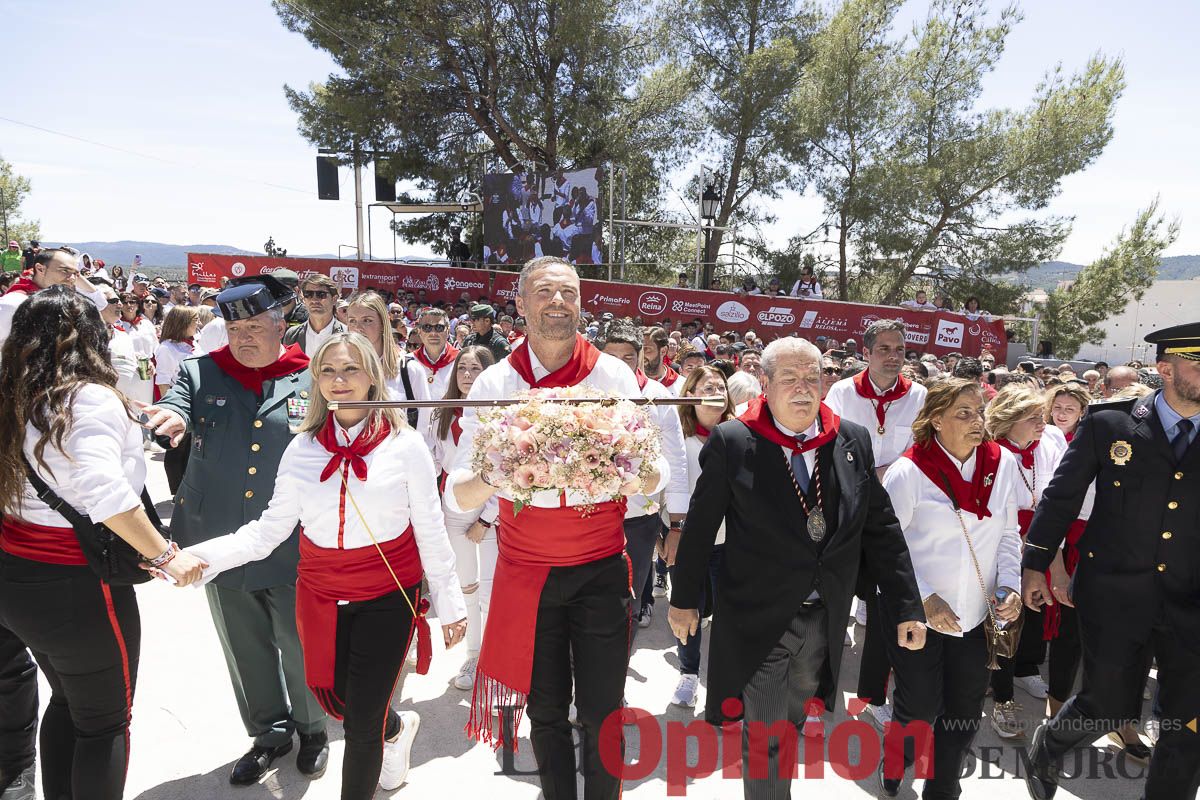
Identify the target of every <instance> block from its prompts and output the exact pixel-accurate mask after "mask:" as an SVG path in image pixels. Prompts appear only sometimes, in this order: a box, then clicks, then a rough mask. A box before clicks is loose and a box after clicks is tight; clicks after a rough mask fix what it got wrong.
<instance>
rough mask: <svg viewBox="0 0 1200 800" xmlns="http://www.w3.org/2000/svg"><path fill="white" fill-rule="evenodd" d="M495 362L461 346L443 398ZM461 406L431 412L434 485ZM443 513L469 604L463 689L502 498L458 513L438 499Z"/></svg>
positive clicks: (447, 461)
mask: <svg viewBox="0 0 1200 800" xmlns="http://www.w3.org/2000/svg"><path fill="white" fill-rule="evenodd" d="M495 363H496V359H495V358H494V357H493V356H492V351H491V350H488V349H487V348H486V347H481V346H479V345H472V346H471V347H467V348H464V349H463V350H461V351H460V352H459V354H458V355H457V356H456V357H455V359H454V364H453V366H452V367H451V368H450V370H449V371H450V374H451V381H450V385H449V386H448V387H447V388H446V395H445V399H446V400H457V399H459V398H460V397H466V396H467V393H468V392H470V391H471V387H472V386H473V385H474V384H475V379H476V378H478V377H479V375H480V373H481V372H483V371H484V370H485V369H487V368H488V367H490V366H491V365H492V364H495ZM462 412H463V410H462V407H461V406H460V407H457V408H441V409H438V410H437V412H435V413H434V415H433V419H432V425H433V438H434V445H433V461H434V465H435V466H436V467H437V469H438V488H439V490H440V489H442V488H444V486H445V481H446V473H447V472H449V470H450V469H451V467H452V465H453V464H454V459H455V457H456V456H457V455H458V440H459V437H461V436H462V424H461V421H462ZM442 513H443V514H444V516H445V518H446V533H447V534H448V535H449V536H450V546H451V547H452V548H454V564H455V568H456V569H457V570H458V580H459V583H460V585H461V586H462V592H463V598H464V599H465V601H466V604H467V660H466V661H464V662H463V665H462V667H461V668H460V669H459V670H458V674H457V675H455V676H454V687H455V688H456V689H462V690H463V691H467V690H469V689H471V688H472V687H473V686H474V685H475V667H476V664H477V663H478V661H479V648H480V647H481V646H482V644H483V627H484V624H485V623H486V619H487V618H486V615H487V601H488V599H489V598H490V596H491V588H492V575H493V574H494V573H495V571H496V555H497V549H496V517H497V516H498V515H499V513H500V503H499V501H498V500H497V499H496V498H495V497H492V498H491V499H489V500H488V501H487V502H486V503H484V504H483V507H482V508H477V509H475V510H473V511H467V512H465V513H460V512H458V511H454V510H452V509H450V508H449V507H448V506H447V505H446V503H445V501H443V502H442Z"/></svg>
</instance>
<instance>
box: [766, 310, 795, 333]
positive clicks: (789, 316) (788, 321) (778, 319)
mask: <svg viewBox="0 0 1200 800" xmlns="http://www.w3.org/2000/svg"><path fill="white" fill-rule="evenodd" d="M758 321H759V322H761V323H762V324H763V325H766V326H767V327H768V328H782V327H784V326H785V325H793V324H795V322H796V315H795V314H793V313H792V311H791V309H789V308H787V307H785V306H771V307H770V308H768V309H767V310H766V311H760V312H758Z"/></svg>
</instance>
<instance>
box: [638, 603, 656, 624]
mask: <svg viewBox="0 0 1200 800" xmlns="http://www.w3.org/2000/svg"><path fill="white" fill-rule="evenodd" d="M653 619H654V606H652V605H650V604H649V603H647V604H646V605H644V606H642V610H641V611H639V612H638V618H637V625H638V627H639V628H649V627H650V623H651V622H652V621H653Z"/></svg>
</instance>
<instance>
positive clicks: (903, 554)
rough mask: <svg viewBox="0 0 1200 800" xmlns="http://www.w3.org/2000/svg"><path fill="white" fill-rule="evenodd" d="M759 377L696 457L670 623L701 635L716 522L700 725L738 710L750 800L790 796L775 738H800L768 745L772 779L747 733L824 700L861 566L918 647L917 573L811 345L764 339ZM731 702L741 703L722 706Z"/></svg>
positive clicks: (909, 642)
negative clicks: (758, 393)
mask: <svg viewBox="0 0 1200 800" xmlns="http://www.w3.org/2000/svg"><path fill="white" fill-rule="evenodd" d="M762 369H763V372H764V374H765V376H766V377H765V388H764V394H763V396H762V397H759V398H757V399H755V400H753V401H752V402H751V404H750V407H749V409H747V411H746V413H745V414H743V415H742V416H741V417H739V418H738V419H736V420H730V421H729V422H725V423H722V424H721V425H719V426H717V428H716V430H714V431H713V432H712V434H711V435H710V436H709V440H708V443H707V444H706V445H705V447H704V449H703V450H702V451H701V452H700V467H701V474H700V479H699V481H698V483H697V484H696V489H695V491H694V492H693V493H692V500H691V507H690V508H689V509H688V514H687V519H686V521H685V523H684V530H683V534H682V537H681V538H680V540H679V545H678V551H677V552H676V553H675V554H674V557H675V579H674V580H673V581H672V585H673V592H672V595H671V609H670V611H669V616H668V621H669V622H670V625H671V630H672V631H673V632H674V633H675V635H676V636H677V637H679V639H680V640H681V641H686V638H687V637H688V636H691V635H694V634H695V632H696V626H697V625H698V624H699V610H698V606H699V604H700V596H701V591H702V589H701V587H702V586H703V584H704V581H706V580H707V573H708V559H709V553H710V551H711V550H712V547H713V541H714V539H715V537H716V533H717V528H718V527H719V525H720V524H721V521H722V520H724V521H725V531H726V539H725V562H724V566H723V567H722V569H721V573H720V576H719V578H718V582H717V589H716V597H717V611H716V614H715V617H714V621H713V625H712V640H711V642H712V644H711V648H710V651H709V661H708V700H707V703H706V706H705V718H706V719H707V720H708V721H709V722H712V723H714V724H715V723H720V722H722V721H725V720H726V719H729V718H731V717H733V718H736V716H738V713H739V711H740V710H741V709H744V719H745V721H746V723H747V724H746V725H744V726H743V729H742V730H743V733H742V753H743V759H744V762H743V763H744V768H743V781H744V783H743V786H744V789H745V795H746V797H747V798H754V799H755V800H758V799H760V798H788V797H790V796H791V789H790V781H789V779H788V775H787V774H785V775H783V776H780V774H779V767H780V762H781V761H782V762H783V763H784V764H785V765H786V764H789V763H794V759H795V754H794V753H792V754H790V755H788V756H787V757H786V759H785V758H784V757H782V756H781V754H780V752H779V750H780V744H781V741H780V739H782V743H783V744H786V745H787V746H789V747H794V746H795V742H796V740H795V739H791V741H790V742H789V741H788V739H787V737H779V738H775V737H771V738H770V739H769V740H767V739H766V738H765V737H764V741H763V742H762V743H761V746H763V747H767V756H768V770H769V771H768V773H767V775H766V777H765V778H764V777H762V776H759V775H753V774H752V773H753V772H754V771H755V770H754V769H753V768H752V767H753V764H754V763H756V762H757V763H761V758H762V754H761V753H756V754H755V756H754V758H753V759H752V758H751V753H750V745H751V728H752V727H754V728H757V727H758V726H755V725H752V724H750V723H755V722H761V723H765V726H766V727H767V728H770V727H771V726H772V725H773V723H776V722H780V721H784V720H786V721H787V722H790V723H791V724H792V725H794V726H796V727H797V728H798V727H799V726H800V725H802V724H803V723H804V721H805V715H806V705H807V703H808V701H809V700H810V699H812V698H814V697H816V698H818V699H820V700H822V701H824V702H827V703H828V702H829V701H830V699H831V697H832V695H833V688H834V687H836V685H837V676H838V669H839V666H840V664H841V654H842V648H841V639H842V635H841V626H842V625H844V624H845V620H846V618H847V616H848V615H849V613H850V602H851V600H852V598H853V595H854V586H855V581H856V579H857V576H858V569H859V564H860V561H865V563H866V565H867V567H868V568H870V569H871V571H872V574H873V575H874V576H876V577H877V579H878V582H879V587H880V589H881V592H882V597H881V598H880V603H881V604H884V605H886V606H888V607H889V608H890V609H891V615H890V616H891V617H892V618H893V619H895V620H897V621H898V624H897V630H896V636H897V637H898V641H899V642H900V644H901V646H903V647H907V648H911V649H919V648H921V647H922V646H923V645H924V643H925V626H924V622H925V614H924V611H923V609H922V604H921V597H920V594H919V593H918V590H917V583H916V577H915V575H914V573H913V567H912V562H911V561H910V560H909V556H908V548H907V547H906V546H905V543H904V535H903V534H902V533H901V530H900V525H899V523H898V522H897V520H896V517H895V515H894V514H893V512H892V507H891V503H890V502H889V500H888V496H887V494H886V493H885V492H884V490H883V487H882V486H881V485H880V484H879V480H878V478H877V477H876V475H875V463H874V459H873V458H872V455H871V453H872V451H871V438H870V436H869V435H868V434H867V431H866V430H865V429H863V428H862V427H860V426H858V425H856V424H854V423H852V422H846V421H842V420H839V418H838V417H837V416H836V415H834V414H833V412H832V411H830V410H829V408H828V407H827V406H825V405H824V404H822V403H821V354H820V352H818V351H817V348H816V347H814V346H813V345H812V344H810V343H809V342H807V341H805V340H803V339H796V338H787V339H779V340H777V341H774V342H772V343H771V344H770V345H768V346H767V348H766V350H764V351H763V354H762ZM668 547H669V549H668V556H669V557H670V556H671V555H672V552H671V548H670V544H669V545H668ZM830 631H834V632H835V633H836V636H834V637H833V641H832V645H833V646H831V642H830ZM737 699H740V701H741V704H740V706H739V704H738V703H736V702H729V701H730V700H737ZM768 741H769V742H770V745H769V747H768V744H767V742H768Z"/></svg>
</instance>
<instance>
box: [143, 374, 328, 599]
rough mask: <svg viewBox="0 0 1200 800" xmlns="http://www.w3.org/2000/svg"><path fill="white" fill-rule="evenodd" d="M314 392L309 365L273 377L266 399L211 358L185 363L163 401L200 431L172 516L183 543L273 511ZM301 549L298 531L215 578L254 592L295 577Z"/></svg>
mask: <svg viewBox="0 0 1200 800" xmlns="http://www.w3.org/2000/svg"><path fill="white" fill-rule="evenodd" d="M310 391H311V376H310V374H309V371H308V370H307V369H302V370H300V371H299V372H294V373H292V374H291V375H285V376H284V377H282V378H277V379H275V380H273V381H266V382H265V383H264V384H263V393H264V396H263V399H262V401H261V402H259V400H258V398H257V397H256V396H255V395H254V393H253V392H250V391H247V390H246V389H244V388H242V385H241V384H239V383H238V382H237V381H236V380H234V379H233V378H231V377H229V376H228V375H226V374H225V373H224V372H222V371H221V369H220V368H219V367H218V366H217V365H216V363H215V362H214V361H213V360H212V359H211V358H210V357H208V356H200V357H199V358H189V359H187V360H186V361H184V362H183V365H182V366H180V368H179V377H178V378H177V379H176V380H175V384H174V385H173V386H172V387H171V390H170V391H169V392H167V395H166V397H164V398H163V399H162V400H160V401H159V402H158V406H159V407H161V408H169V409H171V410H172V411H176V412H178V413H179V414H181V415H182V416H183V418H184V420H186V422H187V426H188V432H189V433H191V434H192V444H191V448H192V450H191V457H190V458H189V460H188V465H187V471H186V472H185V473H184V476H183V483H181V484H180V486H179V491H178V492H177V493H176V494H175V509H174V513H173V514H172V516H171V536H172V538H173V539H175V541H177V542H179V544H180V546H182V547H187V546H188V545H192V544H196V543H198V542H203V541H207V540H208V539H212V538H214V537H217V536H223V535H224V534H226V533H232V532H233V531H235V530H237V529H238V528H240V527H241V526H242V525H244V524H245V523H247V522H249V521H251V520H254V519H258V517H259V516H260V515H261V514H262V513H263V511H264V510H266V508H267V504H268V503H269V502H270V500H271V495H272V493H273V492H274V491H275V474H276V472H277V470H278V469H279V460H280V459H281V458H282V457H283V451H284V450H285V449H286V448H287V446H288V444H289V443H290V442H291V441H292V433H291V431H290V429H289V425H295V424H298V423H299V422H300V421H301V420H302V419H303V417H304V412H305V411H306V410H307V406H308V394H309V392H310ZM297 530H299V529H298V528H297ZM299 548H300V546H299V539H298V536H297V533H296V532H293V533H292V535H291V538H289V539H288V540H287V541H285V542H284V543H283V544H281V545H279V547H277V548H275V551H274V552H273V553H271V555H269V556H267V557H266V558H264V559H262V560H261V561H252V562H250V563H249V564H247V565H245V566H243V567H238V568H237V569H231V570H227V571H225V572H222V573H221V574H220V575H219V576H217V578H216V579H215V580H214V581H213V582H214V583H215V584H217V585H219V586H224V587H226V588H230V589H241V590H242V591H247V592H252V591H257V590H259V589H269V588H271V587H274V586H285V585H288V584H294V583H295V582H296V564H297V562H298V561H299V560H300V549H299Z"/></svg>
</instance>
